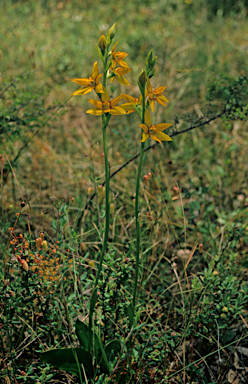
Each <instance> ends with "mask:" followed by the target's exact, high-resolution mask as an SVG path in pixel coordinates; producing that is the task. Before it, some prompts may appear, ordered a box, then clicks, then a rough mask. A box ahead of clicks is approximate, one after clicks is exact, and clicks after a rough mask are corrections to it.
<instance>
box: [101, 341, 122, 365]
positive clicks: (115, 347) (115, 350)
mask: <svg viewBox="0 0 248 384" xmlns="http://www.w3.org/2000/svg"><path fill="white" fill-rule="evenodd" d="M120 351H121V343H120V341H119V340H112V341H110V342H109V343H108V344H106V346H105V353H106V356H107V359H108V361H110V358H111V355H112V356H113V355H114V356H116V355H118V354H119V353H120Z"/></svg>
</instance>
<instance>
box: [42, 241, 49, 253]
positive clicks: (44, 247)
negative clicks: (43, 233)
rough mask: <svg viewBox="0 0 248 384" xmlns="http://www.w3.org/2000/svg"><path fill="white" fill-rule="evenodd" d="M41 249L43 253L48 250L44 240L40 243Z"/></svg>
mask: <svg viewBox="0 0 248 384" xmlns="http://www.w3.org/2000/svg"><path fill="white" fill-rule="evenodd" d="M42 249H43V251H46V250H47V249H48V245H47V241H46V240H44V241H42Z"/></svg>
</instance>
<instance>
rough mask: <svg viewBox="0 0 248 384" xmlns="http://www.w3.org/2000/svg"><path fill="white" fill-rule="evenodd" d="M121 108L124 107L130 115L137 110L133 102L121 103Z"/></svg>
mask: <svg viewBox="0 0 248 384" xmlns="http://www.w3.org/2000/svg"><path fill="white" fill-rule="evenodd" d="M121 108H123V109H124V110H125V111H126V112H127V114H128V115H129V113H131V112H135V109H134V107H133V105H132V104H131V103H126V104H121Z"/></svg>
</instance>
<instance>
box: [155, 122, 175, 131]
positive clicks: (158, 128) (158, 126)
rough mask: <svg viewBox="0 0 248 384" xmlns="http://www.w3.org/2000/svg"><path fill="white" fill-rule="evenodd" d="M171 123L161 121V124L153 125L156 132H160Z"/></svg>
mask: <svg viewBox="0 0 248 384" xmlns="http://www.w3.org/2000/svg"><path fill="white" fill-rule="evenodd" d="M171 125H172V124H169V123H163V124H156V125H154V127H155V128H156V130H157V132H162V131H164V130H165V129H167V128H169V127H170V126H171Z"/></svg>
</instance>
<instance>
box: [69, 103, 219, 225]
mask: <svg viewBox="0 0 248 384" xmlns="http://www.w3.org/2000/svg"><path fill="white" fill-rule="evenodd" d="M226 112H227V110H226V108H224V109H223V110H222V111H221V112H220V113H219V114H218V115H215V116H213V117H211V118H209V119H208V120H206V121H201V122H200V123H198V124H196V125H193V126H190V127H189V128H186V129H184V130H182V131H177V132H173V133H172V134H171V135H170V136H171V137H173V136H177V135H180V134H182V133H185V132H189V131H192V130H193V129H195V128H198V127H202V126H203V125H206V124H209V123H211V121H214V120H216V119H218V118H219V117H221V116H222V115H224V114H225V113H226ZM158 144H159V143H158V142H156V143H154V144H152V145H150V146H149V147H147V148H146V149H145V150H144V152H147V151H149V150H150V149H151V148H154V147H155V146H156V145H158ZM139 155H140V152H139V153H137V154H136V155H135V156H133V157H132V158H131V159H129V160H128V161H126V162H125V163H124V164H122V165H121V166H120V167H119V168H118V169H117V170H116V171H114V172H113V173H111V175H110V176H109V178H110V179H111V178H112V177H114V176H115V175H116V174H117V173H119V172H120V171H121V170H122V169H123V168H125V167H126V166H128V164H130V163H132V162H133V161H134V160H136V159H137V158H138V157H139ZM102 185H103V186H104V185H105V181H103V182H102ZM95 196H96V193H93V195H91V197H90V198H89V200H88V202H87V203H86V205H85V207H84V209H83V210H82V212H81V214H80V216H79V218H78V220H77V224H76V229H77V230H79V228H80V223H81V220H82V218H83V215H84V211H85V210H86V209H87V208H88V206H89V203H90V202H91V201H92V200H93V199H94V197H95Z"/></svg>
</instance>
